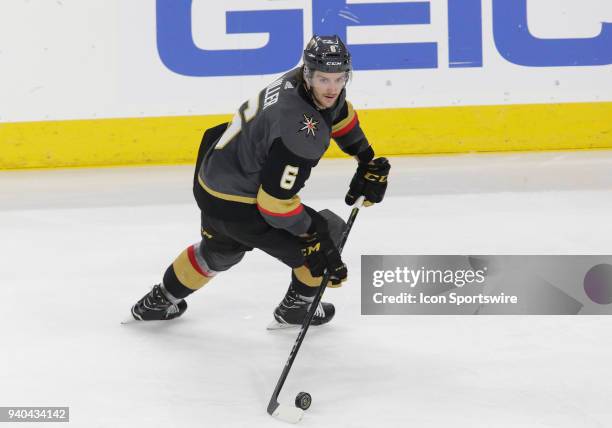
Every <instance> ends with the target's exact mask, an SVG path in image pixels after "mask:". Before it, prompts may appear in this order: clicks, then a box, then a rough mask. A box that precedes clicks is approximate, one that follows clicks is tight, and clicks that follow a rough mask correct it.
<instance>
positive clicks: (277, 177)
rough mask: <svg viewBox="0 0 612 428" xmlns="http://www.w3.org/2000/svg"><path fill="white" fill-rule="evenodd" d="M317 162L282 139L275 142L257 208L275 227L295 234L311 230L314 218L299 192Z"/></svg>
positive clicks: (265, 171)
mask: <svg viewBox="0 0 612 428" xmlns="http://www.w3.org/2000/svg"><path fill="white" fill-rule="evenodd" d="M315 164H316V162H315V161H313V160H312V159H307V158H303V157H301V156H299V155H297V154H295V153H293V152H292V151H291V150H289V148H288V147H287V146H286V145H285V143H284V142H283V140H282V139H281V138H277V139H275V140H274V142H273V143H272V146H271V148H270V152H269V154H268V158H267V159H266V161H265V164H264V166H263V169H262V171H261V177H260V180H261V186H260V187H259V191H258V192H257V208H258V209H259V212H260V213H261V215H262V216H263V218H264V219H265V220H266V222H268V224H270V225H271V226H272V227H275V228H277V229H285V230H287V231H288V232H290V233H292V234H293V235H301V234H303V233H306V232H307V231H308V228H309V227H310V225H311V222H312V219H311V218H310V215H309V214H308V213H307V212H306V210H305V209H304V205H302V201H301V200H300V197H299V196H298V195H297V193H298V192H299V191H300V189H301V188H302V187H304V183H305V182H306V180H307V179H308V177H309V176H310V171H311V169H312V168H313V167H314V166H315Z"/></svg>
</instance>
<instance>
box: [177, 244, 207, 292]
mask: <svg viewBox="0 0 612 428" xmlns="http://www.w3.org/2000/svg"><path fill="white" fill-rule="evenodd" d="M188 252H189V249H186V250H185V251H183V252H182V253H181V254H179V256H178V257H177V258H176V260H174V262H173V263H172V268H173V269H174V273H175V274H176V277H177V278H178V280H179V281H180V282H181V284H183V285H184V286H185V287H187V288H189V289H191V290H198V289H200V288H202V287H203V286H204V285H206V283H207V282H208V281H210V280H211V279H212V277H207V276H205V275H202V273H200V272H198V270H197V269H196V268H195V267H194V266H193V264H192V262H191V260H190V259H189V253H188Z"/></svg>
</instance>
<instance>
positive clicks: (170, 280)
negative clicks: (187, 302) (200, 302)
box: [163, 265, 195, 299]
mask: <svg viewBox="0 0 612 428" xmlns="http://www.w3.org/2000/svg"><path fill="white" fill-rule="evenodd" d="M163 284H164V288H165V289H166V291H167V292H168V293H170V294H171V295H172V296H174V297H175V298H177V299H184V298H185V297H187V296H189V295H190V294H191V293H193V292H194V291H195V290H192V289H190V288H187V287H185V286H184V285H183V284H181V281H179V279H178V278H177V277H176V273H175V272H174V267H173V266H172V265H170V266H168V269H166V272H165V273H164V282H163Z"/></svg>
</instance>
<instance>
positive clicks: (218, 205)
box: [196, 68, 374, 235]
mask: <svg viewBox="0 0 612 428" xmlns="http://www.w3.org/2000/svg"><path fill="white" fill-rule="evenodd" d="M345 96H346V92H345V90H344V89H343V90H342V92H341V94H340V96H339V98H338V101H337V103H336V104H335V105H334V106H333V107H331V108H329V109H319V108H317V107H316V105H315V104H314V102H313V101H312V98H311V95H310V93H309V92H308V91H307V90H306V88H305V86H304V83H303V81H302V79H301V68H296V69H294V70H292V71H290V72H288V73H286V74H285V75H283V76H282V77H280V78H279V79H277V80H275V81H274V82H272V83H271V84H270V85H268V86H267V87H266V88H264V89H263V90H261V91H260V92H259V93H258V94H257V95H256V96H255V97H253V98H252V99H250V100H248V101H246V102H244V103H243V104H242V105H241V106H240V108H239V109H238V111H237V112H236V114H235V115H234V117H233V119H232V121H231V122H230V123H229V124H228V125H227V128H226V129H225V131H224V132H223V134H222V135H221V136H220V137H219V138H218V139H216V141H215V142H214V143H213V144H212V145H211V147H210V148H208V150H207V151H206V154H205V155H204V158H203V161H202V163H201V166H200V169H199V171H198V177H197V180H198V182H199V185H200V186H201V189H202V190H203V191H202V192H199V193H197V194H196V198H197V199H198V204H199V205H200V207H201V208H202V210H203V211H204V212H205V213H206V214H207V215H210V216H213V217H217V218H222V219H225V220H229V221H248V219H249V218H250V217H251V216H253V215H261V216H263V217H264V219H265V220H266V221H267V222H268V223H269V224H270V225H271V226H273V227H276V228H281V229H285V230H287V231H289V232H291V233H292V234H295V235H299V234H303V233H306V232H307V230H308V228H309V226H310V224H311V219H310V216H309V215H308V213H307V212H306V211H305V210H304V206H303V204H302V202H301V199H300V197H299V196H298V192H299V191H300V189H301V188H302V187H303V186H304V184H305V182H306V180H307V179H308V177H309V176H310V172H311V169H312V168H313V167H314V166H316V165H317V163H318V161H319V160H320V159H321V157H322V156H323V154H324V153H325V151H326V150H327V148H328V147H329V144H330V138H332V137H333V138H334V139H335V141H336V142H337V143H338V145H339V147H340V148H341V149H342V150H343V151H344V152H345V153H348V154H350V155H354V156H357V157H358V158H359V159H360V161H365V162H367V161H369V160H370V159H372V158H373V156H374V153H373V151H372V148H371V147H370V145H369V143H368V141H367V139H366V138H365V135H364V134H363V131H362V130H361V127H360V126H359V120H358V117H357V113H356V112H355V111H354V110H353V107H352V105H351V103H350V102H348V101H347V100H346V99H345Z"/></svg>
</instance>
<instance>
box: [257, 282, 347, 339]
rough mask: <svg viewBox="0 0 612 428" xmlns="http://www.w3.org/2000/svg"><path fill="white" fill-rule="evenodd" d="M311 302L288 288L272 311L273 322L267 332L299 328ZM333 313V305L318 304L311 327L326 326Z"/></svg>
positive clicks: (310, 299) (334, 311)
mask: <svg viewBox="0 0 612 428" xmlns="http://www.w3.org/2000/svg"><path fill="white" fill-rule="evenodd" d="M311 301H312V298H305V297H304V296H301V295H299V294H298V293H296V292H295V291H294V290H293V289H291V288H290V289H289V290H288V291H287V294H286V295H285V298H284V299H283V301H282V302H281V303H280V304H279V305H278V306H277V307H276V309H275V310H274V321H272V323H270V325H268V330H278V329H282V328H291V327H300V326H301V325H302V323H303V322H304V318H305V317H306V313H307V312H308V309H309V308H310V304H311ZM335 313H336V310H335V308H334V305H333V304H331V303H326V302H319V305H318V307H317V310H316V311H315V314H314V317H313V318H312V323H311V325H322V324H326V323H328V322H330V321H331V320H332V318H333V317H334V314H335Z"/></svg>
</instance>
